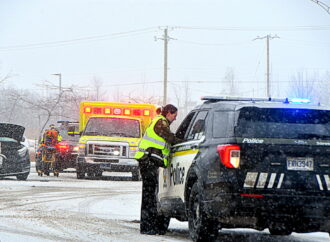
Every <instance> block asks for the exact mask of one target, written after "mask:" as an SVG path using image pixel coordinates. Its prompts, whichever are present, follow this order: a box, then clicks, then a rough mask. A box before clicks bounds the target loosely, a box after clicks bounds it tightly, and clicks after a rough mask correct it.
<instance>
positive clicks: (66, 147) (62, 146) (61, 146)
mask: <svg viewBox="0 0 330 242" xmlns="http://www.w3.org/2000/svg"><path fill="white" fill-rule="evenodd" d="M57 150H59V151H60V152H67V151H68V150H69V144H67V143H64V142H60V143H58V144H57Z"/></svg>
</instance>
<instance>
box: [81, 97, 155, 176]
mask: <svg viewBox="0 0 330 242" xmlns="http://www.w3.org/2000/svg"><path fill="white" fill-rule="evenodd" d="M156 109H157V106H156V105H153V104H142V103H118V102H96V101H82V102H81V103H80V122H79V133H80V136H81V137H80V139H79V152H78V158H77V178H78V179H83V178H85V175H86V174H87V176H88V177H101V176H102V173H103V171H117V172H132V179H133V180H139V169H138V162H137V161H136V160H135V159H134V155H135V152H136V150H137V146H138V143H139V141H140V140H141V138H142V136H143V134H144V131H145V130H146V128H147V127H148V125H149V123H150V122H151V120H152V119H153V117H154V116H155V115H156Z"/></svg>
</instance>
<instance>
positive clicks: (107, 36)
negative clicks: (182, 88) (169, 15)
mask: <svg viewBox="0 0 330 242" xmlns="http://www.w3.org/2000/svg"><path fill="white" fill-rule="evenodd" d="M155 30H157V28H156V27H149V28H144V29H137V30H131V31H125V32H118V33H110V34H104V35H97V36H89V37H82V38H75V39H70V40H59V41H49V42H40V43H32V44H22V45H11V46H2V47H0V51H6V50H17V49H19V50H22V49H23V50H24V49H31V48H43V47H57V46H64V45H71V44H75V43H78V42H92V41H100V40H105V39H110V38H111V39H115V38H125V37H130V36H134V35H140V34H145V33H151V32H154V31H155Z"/></svg>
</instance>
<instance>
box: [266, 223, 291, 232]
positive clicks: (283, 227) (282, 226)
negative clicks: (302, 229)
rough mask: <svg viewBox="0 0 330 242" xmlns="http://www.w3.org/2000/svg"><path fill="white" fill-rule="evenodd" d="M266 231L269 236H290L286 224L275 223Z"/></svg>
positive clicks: (289, 229) (288, 227)
mask: <svg viewBox="0 0 330 242" xmlns="http://www.w3.org/2000/svg"><path fill="white" fill-rule="evenodd" d="M268 230H269V233H270V234H271V235H290V234H291V233H292V229H291V228H290V226H289V225H287V224H279V223H275V224H273V225H271V226H269V228H268Z"/></svg>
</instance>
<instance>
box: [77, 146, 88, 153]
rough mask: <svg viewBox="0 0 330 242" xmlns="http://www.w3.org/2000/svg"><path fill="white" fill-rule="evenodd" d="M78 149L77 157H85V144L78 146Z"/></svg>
mask: <svg viewBox="0 0 330 242" xmlns="http://www.w3.org/2000/svg"><path fill="white" fill-rule="evenodd" d="M78 147H79V151H78V154H79V155H85V153H86V152H85V150H86V145H85V144H79V145H78Z"/></svg>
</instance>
